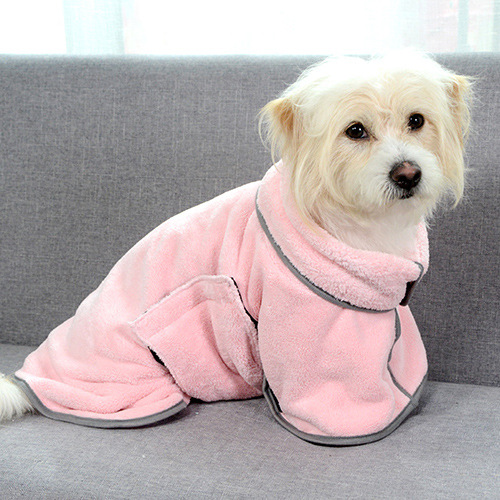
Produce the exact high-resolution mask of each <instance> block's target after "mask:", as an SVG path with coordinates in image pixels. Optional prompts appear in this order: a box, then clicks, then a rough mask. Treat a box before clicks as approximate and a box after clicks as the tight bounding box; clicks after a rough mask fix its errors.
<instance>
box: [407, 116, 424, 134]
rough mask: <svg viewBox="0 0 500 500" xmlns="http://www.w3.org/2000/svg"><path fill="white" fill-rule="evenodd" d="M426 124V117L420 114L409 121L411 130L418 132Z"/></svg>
mask: <svg viewBox="0 0 500 500" xmlns="http://www.w3.org/2000/svg"><path fill="white" fill-rule="evenodd" d="M424 122H425V120H424V117H423V116H422V115H421V114H420V113H414V114H413V115H411V116H410V118H409V119H408V127H409V128H410V130H418V129H419V128H422V127H423V125H424Z"/></svg>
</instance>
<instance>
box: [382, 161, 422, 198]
mask: <svg viewBox="0 0 500 500" xmlns="http://www.w3.org/2000/svg"><path fill="white" fill-rule="evenodd" d="M389 175H390V177H391V179H392V180H393V181H394V182H395V183H396V184H397V185H398V186H399V187H400V188H401V189H404V190H406V191H410V190H411V189H412V188H414V187H415V186H416V185H417V184H418V183H419V182H420V178H421V177H422V171H421V170H420V168H419V166H418V165H417V164H416V163H414V162H412V161H402V162H401V163H396V164H395V165H394V166H393V167H392V169H391V171H390V173H389Z"/></svg>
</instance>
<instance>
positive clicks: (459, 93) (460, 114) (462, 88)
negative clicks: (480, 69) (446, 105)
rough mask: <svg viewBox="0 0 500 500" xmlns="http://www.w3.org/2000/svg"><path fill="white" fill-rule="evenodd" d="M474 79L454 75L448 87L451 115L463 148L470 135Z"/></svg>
mask: <svg viewBox="0 0 500 500" xmlns="http://www.w3.org/2000/svg"><path fill="white" fill-rule="evenodd" d="M471 94H472V79H471V78H470V77H467V76H462V75H456V74H452V75H451V78H450V83H449V86H448V95H449V99H450V106H451V113H452V116H453V119H454V121H455V124H456V126H457V138H458V139H459V141H460V146H461V147H462V148H463V146H464V142H465V140H466V139H467V136H468V135H469V127H470V111H469V105H470V101H471Z"/></svg>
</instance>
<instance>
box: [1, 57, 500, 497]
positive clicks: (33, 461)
mask: <svg viewBox="0 0 500 500" xmlns="http://www.w3.org/2000/svg"><path fill="white" fill-rule="evenodd" d="M316 60H317V58H313V57H311V58H303V57H301V58H291V57H285V58H257V57H255V58H254V57H229V58H175V57H173V58H118V59H116V58H105V59H98V58H58V57H53V58H43V57H36V58H35V57H10V56H9V57H6V56H2V57H0V119H1V124H0V190H1V193H0V206H1V213H2V217H1V219H0V244H1V251H0V259H1V277H2V289H1V295H0V304H1V305H0V321H1V323H0V342H1V344H0V370H2V371H3V372H7V373H10V372H13V371H15V370H16V369H17V368H19V367H20V365H21V363H22V361H23V359H24V357H25V356H26V355H27V354H28V353H29V352H30V351H32V350H33V349H34V347H35V346H37V345H38V344H39V343H41V342H42V341H43V340H44V338H45V337H46V335H47V334H48V333H49V332H50V331H51V330H52V329H53V328H54V327H55V326H56V325H58V324H59V323H61V322H62V321H63V320H65V319H66V318H68V317H69V316H71V315H72V314H73V312H74V310H75V309H76V307H77V306H78V304H79V303H80V302H81V301H82V299H83V298H84V297H85V296H86V295H87V294H88V293H90V292H91V291H92V290H93V289H95V288H96V287H97V285H98V284H99V283H100V281H101V280H102V279H103V278H104V277H105V275H106V274H107V272H108V271H109V269H110V268H111V267H112V265H113V264H114V263H115V262H116V261H117V260H118V258H119V257H121V256H122V255H123V254H124V253H125V252H126V250H128V249H129V248H130V247H131V246H132V245H133V244H134V243H135V242H136V241H138V240H139V239H140V238H141V237H142V236H144V235H145V234H146V233H147V232H149V231H150V230H151V229H153V228H154V227H155V226H157V225H158V224H159V223H160V222H162V221H163V220H165V219H167V218H168V217H170V216H171V215H173V214H175V213H177V212H179V211H181V210H184V209H186V208H188V207H190V206H193V205H195V204H198V203H200V202H202V201H204V200H207V199H209V198H211V197H213V196H214V195H217V194H219V193H222V192H223V191H226V190H228V189H230V188H233V187H235V186H238V185H241V184H243V183H246V182H249V181H253V180H256V179H259V178H260V177H261V176H262V175H263V174H264V172H265V171H266V170H267V168H268V167H269V165H270V155H269V152H268V151H266V149H265V148H264V147H263V146H262V144H261V143H260V140H259V137H258V133H257V126H256V125H257V122H256V119H255V117H256V114H257V112H258V110H259V109H260V108H261V107H262V106H263V105H264V104H265V103H266V102H267V101H268V100H270V99H271V98H273V97H275V96H276V95H277V94H278V93H279V92H280V91H281V90H283V89H284V88H285V86H286V85H287V84H289V83H291V82H292V81H293V80H294V79H295V78H296V76H297V75H298V73H299V72H300V71H301V70H302V69H303V68H305V67H306V66H307V65H309V64H310V63H312V62H314V61H316ZM438 60H439V61H440V62H442V63H444V64H445V65H446V66H448V67H449V68H451V69H453V70H456V71H458V72H462V73H465V74H469V75H473V76H476V77H478V82H477V85H476V93H477V99H476V103H475V107H474V112H473V121H474V130H473V132H472V135H471V140H470V143H469V147H468V154H467V158H468V164H469V166H470V173H469V176H468V187H467V194H466V198H465V200H464V202H463V203H462V204H461V205H460V206H459V208H457V209H456V210H454V211H450V212H442V213H440V214H438V216H437V217H436V219H435V220H434V221H433V223H432V227H431V230H430V241H431V266H430V271H429V272H428V274H427V275H426V277H425V278H424V280H423V282H422V283H421V284H420V286H419V288H417V291H416V292H415V294H414V296H413V299H412V310H413V313H414V315H415V317H416V319H417V322H418V323H419V326H420V330H421V332H422V335H423V338H424V342H425V344H426V347H427V350H428V357H429V365H430V372H429V379H430V381H429V382H428V384H427V386H426V388H425V391H424V394H423V396H422V401H421V404H420V406H419V408H418V410H417V411H416V412H414V414H413V415H412V416H411V417H410V418H409V419H408V420H407V421H406V422H405V423H403V425H402V426H401V427H400V428H398V429H397V430H396V431H395V432H394V433H393V434H391V435H390V436H388V437H386V438H385V439H383V440H381V441H378V442H376V443H372V444H368V445H364V446H354V447H323V446H317V445H313V444H309V443H307V442H304V441H302V440H300V439H298V438H297V437H294V436H293V435H292V434H290V433H288V432H287V431H286V430H284V429H283V428H281V427H280V426H279V425H278V424H277V423H276V422H275V421H274V420H273V418H272V416H271V412H270V410H269V409H268V407H267V405H266V402H265V401H264V400H263V399H261V398H258V399H252V400H246V401H232V402H218V403H210V404H207V403H202V402H194V403H192V404H191V405H190V406H189V407H188V408H187V409H185V410H184V411H183V412H182V413H181V414H180V415H178V416H176V417H173V418H172V419H170V420H169V421H167V422H164V423H162V424H161V425H155V426H150V427H143V428H138V429H131V430H103V429H95V428H86V427H80V426H77V425H73V424H67V423H61V422H56V421H52V420H50V419H47V418H45V417H41V416H32V417H26V418H22V419H20V420H18V421H16V422H14V423H7V424H5V425H3V426H1V427H0V449H1V452H0V498H6V499H17V498H25V497H26V498H52V499H55V498H57V499H59V498H61V499H62V498H65V499H76V498H82V499H93V498H103V499H108V498H116V499H123V498H195V499H196V498H370V499H372V498H384V499H387V498H420V499H421V498H432V499H434V498H467V499H471V498H500V476H499V470H500V388H499V387H498V386H499V385H500V329H499V323H500V318H499V312H500V299H499V293H498V285H497V281H498V273H499V269H500V265H499V264H500V261H499V254H500V252H499V240H500V234H499V215H500V211H499V208H498V207H499V196H498V193H499V191H500V180H499V179H500V176H499V175H498V157H499V155H500V141H499V140H498V133H497V130H498V117H499V116H500V90H499V88H500V56H499V55H491V54H480V55H463V56H462V55H446V56H444V55H442V56H438Z"/></svg>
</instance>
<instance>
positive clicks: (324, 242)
mask: <svg viewBox="0 0 500 500" xmlns="http://www.w3.org/2000/svg"><path fill="white" fill-rule="evenodd" d="M427 265H428V246H427V235H426V230H425V227H424V226H423V225H422V226H421V227H420V228H419V233H418V242H417V247H416V250H415V255H412V256H411V258H402V257H398V256H394V255H389V254H385V253H378V252H369V251H362V250H357V249H353V248H351V247H348V246H347V245H345V244H343V243H341V242H340V241H338V240H337V239H335V238H333V237H332V236H330V235H329V234H327V233H326V232H325V231H323V230H321V229H319V228H312V227H309V226H308V225H307V223H305V222H304V221H303V220H302V218H301V217H300V216H299V214H298V212H297V210H296V208H295V206H294V203H293V202H292V197H291V195H290V193H289V188H288V180H287V175H286V169H285V166H284V165H283V164H278V165H277V166H275V167H272V168H271V169H270V170H269V172H268V173H267V174H266V176H265V177H264V179H263V180H262V181H260V182H254V183H251V184H247V185H245V186H242V187H240V188H237V189H235V190H232V191H229V192H227V193H225V194H222V195H221V196H218V197H217V198H214V199H213V200H211V201H208V202H206V203H204V204H202V205H199V206H196V207H194V208H192V209H190V210H187V211H185V212H183V213H181V214H179V215H177V216H175V217H173V218H171V219H169V220H167V221H166V222H164V223H163V224H162V225H160V226H159V227H157V228H156V229H155V230H153V231H152V232H151V233H150V234H148V235H147V236H146V237H145V238H144V239H143V240H141V241H140V242H139V243H137V245H135V246H134V247H133V248H132V249H131V250H130V251H129V252H128V253H127V254H126V255H125V256H124V257H122V259H120V260H119V261H118V263H117V264H116V265H115V266H114V268H113V269H112V270H111V272H110V273H109V275H108V276H107V277H106V279H105V280H104V281H103V282H102V283H101V285H100V286H99V287H98V288H97V290H95V291H94V292H93V293H91V294H90V295H89V296H88V297H87V298H86V299H85V300H84V301H83V302H82V304H81V305H80V307H79V308H78V310H77V311H76V314H75V316H74V317H72V318H71V319H69V320H67V321H66V322H65V323H63V324H62V325H60V326H58V327H57V328H56V329H55V330H54V331H53V332H52V333H51V334H50V335H49V337H48V338H47V340H46V341H45V342H44V343H43V344H42V345H41V346H40V347H39V348H38V349H37V350H36V351H35V352H34V353H32V354H31V355H30V356H28V358H27V359H26V361H25V363H24V366H23V368H22V369H21V370H19V371H18V372H17V373H16V375H15V376H14V377H13V380H14V382H16V383H17V384H19V385H20V386H21V388H22V389H23V390H24V391H25V392H26V393H27V395H28V397H29V398H30V400H31V402H32V404H33V405H34V406H35V408H36V409H37V410H38V411H39V412H40V413H42V414H44V415H46V416H48V417H51V418H55V419H58V420H64V421H69V422H74V423H78V424H83V425H90V426H97V427H133V426H140V425H146V424H149V423H153V422H157V421H160V420H163V419H165V418H167V417H169V416H171V415H173V414H174V413H177V412H179V411H180V410H182V409H183V408H184V407H185V406H186V405H187V404H188V403H189V400H190V398H191V397H194V398H198V399H201V400H204V401H216V400H227V399H242V398H251V397H255V396H260V395H262V394H264V396H265V397H266V400H267V401H268V403H269V405H270V408H271V411H272V413H273V415H274V416H275V418H276V419H277V420H278V422H279V423H280V424H281V425H283V426H284V427H285V428H286V429H288V430H289V431H291V432H292V433H294V434H296V435H297V436H299V437H301V438H303V439H305V440H308V441H311V442H315V443H321V444H333V445H336V444H340V445H343V444H361V443H366V442H370V441H375V440H377V439H380V438H382V437H384V436H386V435H387V434H389V433H390V432H392V431H393V430H394V429H395V428H396V427H397V426H398V425H399V424H400V423H401V422H402V421H403V420H404V419H405V418H406V417H407V416H408V415H409V413H410V412H411V411H412V410H413V409H414V408H415V406H416V404H417V401H418V398H419V396H420V392H421V389H422V386H423V382H424V380H425V377H426V372H427V361H426V355H425V350H424V347H423V344H422V341H421V338H420V334H419V332H418V329H417V326H416V325H415V322H414V320H413V317H412V315H411V312H410V310H409V308H408V307H407V306H406V303H407V300H408V296H409V291H410V290H411V289H412V288H413V286H412V285H413V284H415V283H416V282H417V281H418V280H419V279H420V278H421V276H422V274H423V273H424V271H425V270H426V268H427ZM401 303H403V304H405V305H401Z"/></svg>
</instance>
